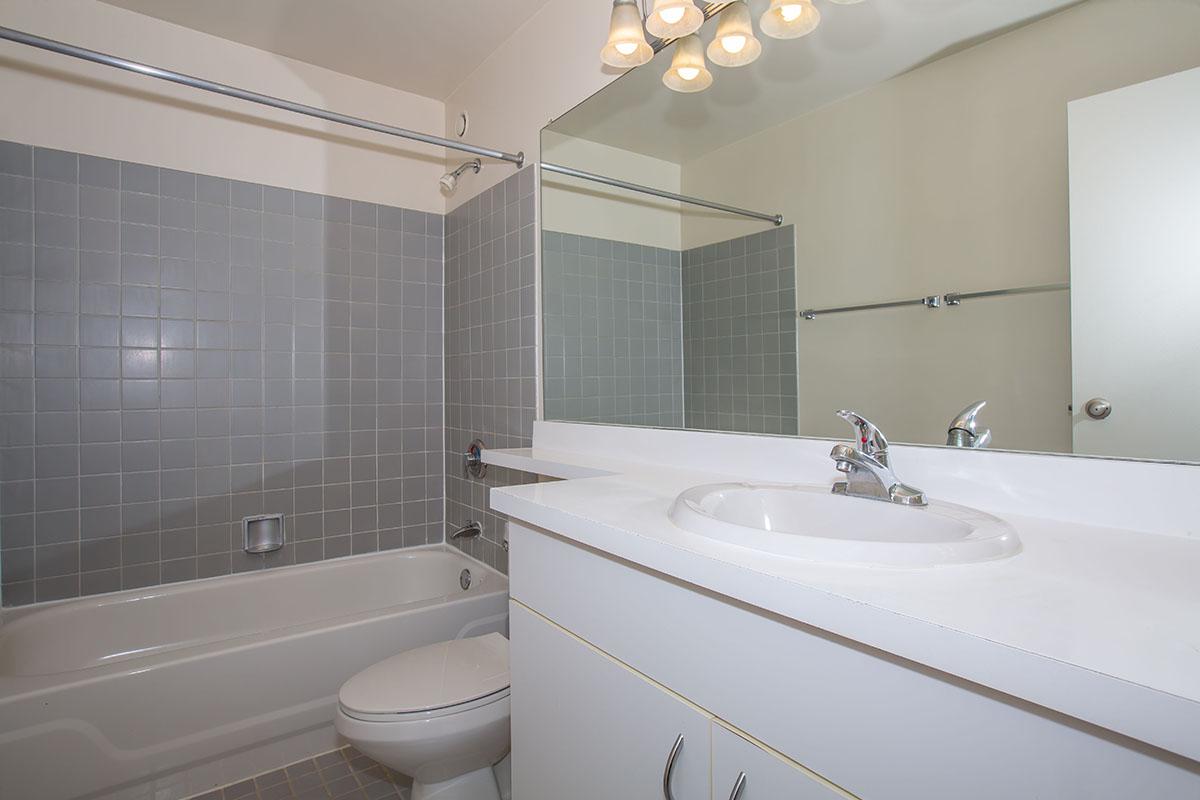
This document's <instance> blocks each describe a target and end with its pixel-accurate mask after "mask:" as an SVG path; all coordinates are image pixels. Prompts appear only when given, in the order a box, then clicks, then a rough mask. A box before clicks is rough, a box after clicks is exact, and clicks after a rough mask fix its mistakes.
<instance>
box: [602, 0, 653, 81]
mask: <svg viewBox="0 0 1200 800" xmlns="http://www.w3.org/2000/svg"><path fill="white" fill-rule="evenodd" d="M652 58H654V51H653V50H652V49H651V48H650V45H649V44H648V43H647V42H646V34H645V32H644V31H643V30H642V14H641V12H640V11H638V7H637V2H636V0H614V2H613V9H612V20H611V21H610V22H609V24H608V41H607V42H606V43H605V45H604V48H603V49H602V50H601V51H600V60H601V61H603V62H604V63H605V64H608V65H609V66H610V67H617V68H619V69H630V68H632V67H640V66H641V65H642V64H645V63H647V62H648V61H649V60H650V59H652Z"/></svg>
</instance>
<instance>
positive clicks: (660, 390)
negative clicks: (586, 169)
mask: <svg viewBox="0 0 1200 800" xmlns="http://www.w3.org/2000/svg"><path fill="white" fill-rule="evenodd" d="M542 242H543V249H542V281H543V286H542V297H543V302H544V304H545V306H544V313H543V319H544V321H545V326H546V355H545V359H544V362H545V368H546V376H545V383H546V417H547V418H548V419H571V420H579V421H583V422H615V423H622V424H626V425H655V426H662V427H679V426H680V425H682V424H683V409H684V402H683V341H682V335H681V331H682V329H681V322H682V317H683V305H682V293H681V263H682V254H681V253H680V252H679V251H678V250H668V249H666V248H662V247H649V246H645V245H639V244H634V243H632V242H618V241H613V240H611V239H600V238H596V237H592V236H578V235H576V234H572V233H560V232H557V231H546V232H545V233H544V234H543V238H542Z"/></svg>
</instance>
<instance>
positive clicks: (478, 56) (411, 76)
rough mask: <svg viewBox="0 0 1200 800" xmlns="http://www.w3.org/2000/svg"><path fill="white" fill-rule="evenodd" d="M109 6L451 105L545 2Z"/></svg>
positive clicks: (169, 0) (182, 0)
mask: <svg viewBox="0 0 1200 800" xmlns="http://www.w3.org/2000/svg"><path fill="white" fill-rule="evenodd" d="M103 2H106V3H108V4H109V5H114V6H119V7H121V8H126V9H129V10H130V11H136V12H138V13H141V14H146V15H147V16H151V17H156V18H158V19H161V20H165V21H167V22H173V23H175V24H176V25H182V26H183V27H185V28H192V29H193V30H197V31H202V32H204V33H209V34H212V35H214V36H220V37H221V38H222V39H229V40H230V41H234V42H239V43H241V44H245V45H249V46H250V47H256V48H258V49H260V50H266V51H268V52H271V53H277V54H279V55H281V56H287V57H289V58H294V59H296V60H298V61H305V62H307V63H309V64H315V65H317V66H320V67H325V68H327V69H331V70H333V71H335V72H340V73H343V74H345V75H353V76H354V77H357V78H363V79H365V80H368V81H373V82H374V83H380V84H383V85H384V86H392V87H395V88H396V89H402V90H404V91H406V92H413V93H414V94H419V95H424V96H425V97H432V98H434V99H435V100H445V99H446V98H447V97H449V95H450V93H451V92H453V91H454V89H455V88H457V87H458V86H459V85H460V84H461V83H462V82H463V81H464V80H466V78H467V76H468V75H470V74H471V72H472V71H473V70H474V69H475V68H476V67H478V66H479V65H480V64H481V63H483V60H484V59H485V58H487V56H488V55H490V54H491V53H492V52H494V51H495V50H496V48H498V47H499V46H500V45H501V44H502V43H503V42H504V41H505V40H506V39H507V38H508V37H509V36H511V35H512V34H513V33H514V32H515V31H516V30H517V28H519V27H520V26H521V25H522V24H523V23H524V22H525V21H526V20H527V19H529V18H530V17H531V16H533V14H534V13H535V12H537V11H538V10H539V9H540V8H541V7H542V6H544V5H545V4H546V2H547V0H432V1H431V2H417V0H103ZM597 35H599V36H602V35H603V34H602V33H601V34H597ZM592 38H595V37H592ZM589 41H590V40H589Z"/></svg>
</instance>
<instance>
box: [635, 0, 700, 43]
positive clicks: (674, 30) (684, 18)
mask: <svg viewBox="0 0 1200 800" xmlns="http://www.w3.org/2000/svg"><path fill="white" fill-rule="evenodd" d="M703 24H704V12H703V11H701V10H700V9H698V8H696V4H695V3H694V2H693V0H654V9H653V10H652V11H651V12H650V16H648V17H646V30H648V31H650V33H652V34H654V35H655V36H657V37H658V38H660V39H681V38H683V37H684V36H688V35H690V34H693V33H695V32H696V31H698V30H700V26H701V25H703Z"/></svg>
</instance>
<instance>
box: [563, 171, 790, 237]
mask: <svg viewBox="0 0 1200 800" xmlns="http://www.w3.org/2000/svg"><path fill="white" fill-rule="evenodd" d="M541 166H542V169H543V170H545V171H546V172H557V173H558V174H559V175H567V176H569V177H572V178H580V179H581V180H585V181H593V182H595V183H603V184H604V185H605V186H615V187H616V188H618V189H628V190H629V191H631V192H641V193H642V194H650V195H654V196H655V197H661V198H663V199H664V200H675V201H678V202H680V203H688V204H690V205H693V206H703V207H704V208H711V209H713V210H715V211H724V212H725V213H727V214H737V215H739V216H743V217H751V218H752V219H761V220H763V221H765V222H769V223H771V224H772V225H774V226H776V227H778V226H780V225H782V224H783V215H782V214H763V213H762V212H759V211H747V210H746V209H744V208H738V207H737V206H727V205H725V204H724V203H717V202H714V201H712V200H702V199H701V198H699V197H689V196H687V195H685V194H675V193H674V192H668V191H665V190H663V189H655V188H654V187H652V186H642V185H641V184H637V183H629V182H628V181H622V180H618V179H617V178H610V177H608V176H607V175H597V174H596V173H594V172H584V171H583V170H581V169H575V168H574V167H564V166H562V165H561V164H549V163H547V162H545V161H543V162H542V164H541Z"/></svg>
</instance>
